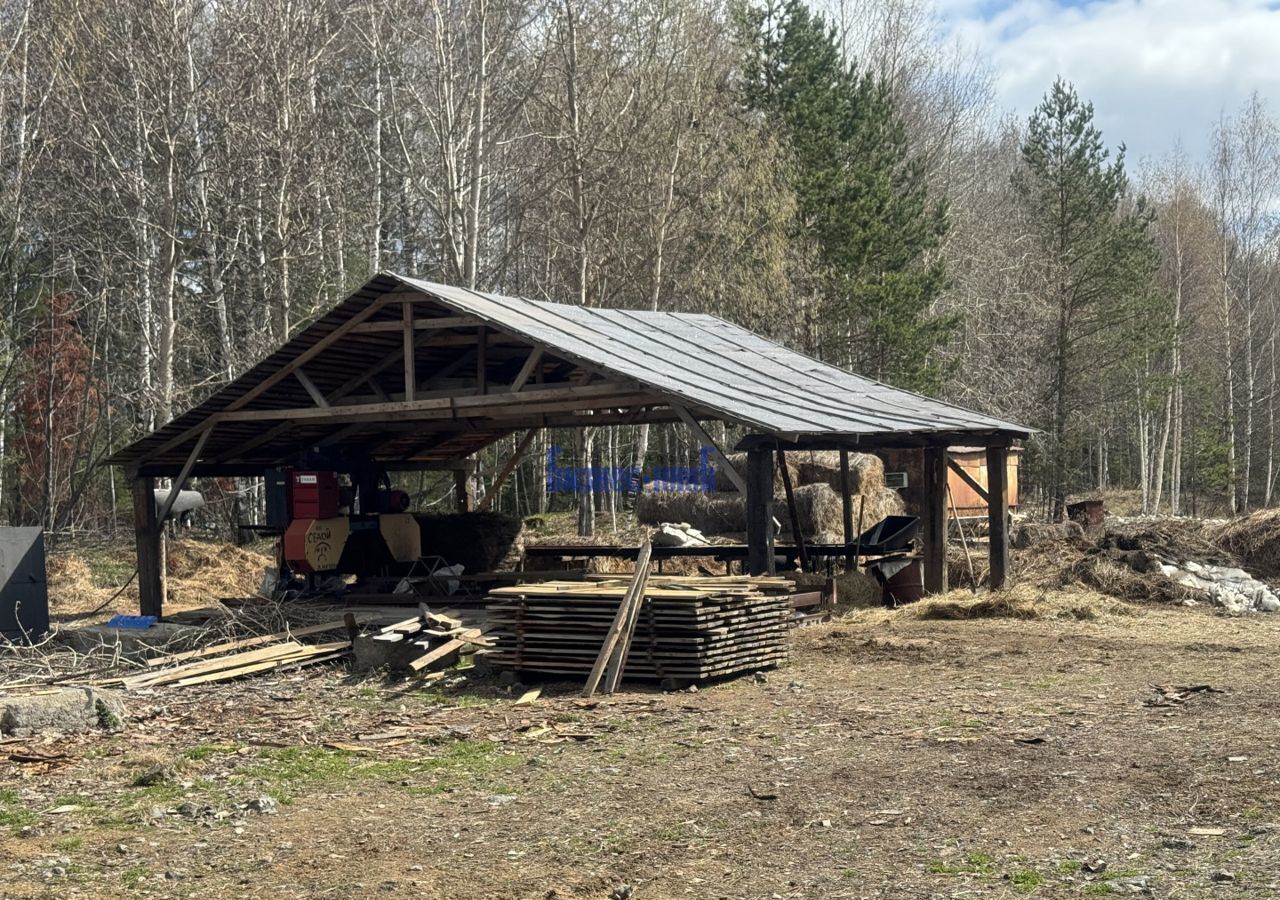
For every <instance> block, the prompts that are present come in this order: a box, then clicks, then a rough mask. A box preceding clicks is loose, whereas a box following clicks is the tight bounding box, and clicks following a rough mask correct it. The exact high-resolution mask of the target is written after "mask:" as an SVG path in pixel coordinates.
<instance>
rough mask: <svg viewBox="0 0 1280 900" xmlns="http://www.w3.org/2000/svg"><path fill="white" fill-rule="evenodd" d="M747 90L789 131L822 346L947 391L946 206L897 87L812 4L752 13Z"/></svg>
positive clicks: (843, 358) (847, 360)
mask: <svg viewBox="0 0 1280 900" xmlns="http://www.w3.org/2000/svg"><path fill="white" fill-rule="evenodd" d="M744 22H745V29H746V34H747V41H748V43H749V51H748V55H747V60H746V63H745V65H744V97H745V102H746V105H747V107H748V108H749V109H751V110H754V111H757V112H759V113H761V114H763V115H766V116H768V117H769V118H770V119H771V120H772V123H773V124H774V125H775V126H776V127H777V128H778V129H779V130H780V132H781V133H782V135H783V136H784V140H785V142H786V145H787V147H788V149H789V151H790V160H791V163H792V167H793V170H792V179H791V180H792V189H793V190H794V192H795V195H796V206H797V210H796V216H795V219H794V234H793V236H792V237H793V239H794V240H796V241H797V242H798V243H799V244H800V245H802V246H807V247H809V248H811V256H812V259H813V262H814V264H815V268H816V272H815V273H814V274H813V277H812V278H811V279H809V282H810V284H809V285H802V286H798V287H799V288H800V291H799V292H801V293H804V292H805V291H806V289H807V290H808V291H809V293H811V294H812V297H813V300H814V301H815V302H814V304H813V305H814V306H815V307H816V313H817V318H818V320H819V322H820V323H821V324H820V325H817V326H815V327H813V328H812V329H811V333H810V338H811V343H812V345H813V346H812V347H811V349H814V350H817V351H818V352H819V353H821V354H822V355H823V356H825V357H826V358H828V359H832V360H834V361H837V362H840V363H844V364H847V365H851V366H853V367H855V368H857V369H859V370H860V371H862V372H864V373H865V374H867V375H871V376H874V377H877V378H883V379H885V380H888V381H892V382H894V383H895V384H898V385H900V386H904V387H916V388H922V389H936V388H937V387H938V386H939V384H940V381H941V376H942V374H943V373H942V372H941V371H940V370H939V367H938V366H937V365H936V364H935V362H934V361H933V360H932V358H931V356H932V351H933V350H934V349H935V348H936V347H938V346H939V345H940V344H941V343H943V342H944V341H945V340H946V339H947V337H948V335H949V334H950V332H951V331H952V330H953V328H954V326H955V324H956V323H955V321H954V320H953V319H950V318H943V317H937V316H934V315H932V314H931V310H932V307H933V303H934V300H935V299H936V298H937V296H938V294H939V293H940V292H941V291H942V289H943V288H944V287H945V285H946V275H945V271H944V268H943V263H942V259H941V256H940V255H939V254H938V253H936V252H934V251H936V250H937V248H938V245H939V243H940V241H941V239H942V237H943V235H944V234H945V233H946V229H947V219H946V212H945V208H944V206H943V205H942V204H941V203H938V202H935V201H933V200H931V199H930V197H929V194H928V189H927V187H926V184H925V173H924V169H923V167H922V166H921V164H920V163H919V161H918V160H916V159H913V157H912V154H911V148H910V146H909V144H908V140H907V134H906V130H905V128H904V126H903V123H902V121H901V118H900V116H899V115H898V112H897V109H896V108H895V104H894V100H893V95H892V93H891V91H890V88H889V86H888V85H887V84H886V83H884V82H883V81H882V80H879V79H877V78H874V77H873V76H871V75H870V74H866V73H860V72H858V71H857V70H856V68H855V67H854V66H853V65H851V64H847V63H846V62H845V61H844V60H843V58H842V54H841V51H840V47H839V44H838V42H837V39H836V35H835V32H834V31H833V30H832V29H830V28H828V26H827V25H826V23H825V22H824V21H823V20H822V18H821V17H819V16H816V15H814V14H813V13H812V12H810V10H809V9H808V7H806V6H805V5H804V3H803V2H801V0H784V2H771V3H770V5H767V6H765V7H761V8H755V9H751V10H748V11H747V12H746V13H745V16H744Z"/></svg>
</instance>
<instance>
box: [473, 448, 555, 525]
mask: <svg viewBox="0 0 1280 900" xmlns="http://www.w3.org/2000/svg"><path fill="white" fill-rule="evenodd" d="M539 430H540V429H537V428H530V429H529V430H528V431H527V432H525V436H524V437H523V438H521V440H520V443H519V444H517V445H516V449H515V452H514V453H512V454H511V458H510V459H508V460H507V464H506V465H504V466H503V467H502V469H501V470H500V471H499V472H498V477H496V478H494V479H493V484H491V485H489V491H488V493H486V494H485V495H484V499H482V500H481V501H480V505H479V506H477V507H476V512H484V511H485V510H486V509H488V508H489V507H490V506H492V505H493V504H494V501H496V500H497V499H498V491H499V490H501V489H502V483H503V482H504V481H506V480H507V476H509V475H510V474H511V473H512V472H514V471H515V468H516V466H518V465H519V464H520V458H521V457H523V456H524V452H525V451H526V450H528V449H529V445H530V444H531V443H533V439H534V437H535V436H536V435H537V434H538V431H539Z"/></svg>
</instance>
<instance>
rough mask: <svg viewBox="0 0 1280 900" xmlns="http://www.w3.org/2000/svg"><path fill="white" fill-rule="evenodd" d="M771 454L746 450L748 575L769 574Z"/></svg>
mask: <svg viewBox="0 0 1280 900" xmlns="http://www.w3.org/2000/svg"><path fill="white" fill-rule="evenodd" d="M772 463H773V453H772V452H770V451H769V450H763V449H756V450H748V451H747V477H746V490H745V491H744V492H743V493H744V495H745V496H746V516H747V574H748V575H772V574H773V571H774V558H773V465H772Z"/></svg>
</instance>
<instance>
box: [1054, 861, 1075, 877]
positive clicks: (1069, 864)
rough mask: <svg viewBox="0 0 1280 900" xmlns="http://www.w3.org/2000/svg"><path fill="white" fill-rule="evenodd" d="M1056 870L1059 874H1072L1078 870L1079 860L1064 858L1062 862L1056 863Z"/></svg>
mask: <svg viewBox="0 0 1280 900" xmlns="http://www.w3.org/2000/svg"><path fill="white" fill-rule="evenodd" d="M1057 870H1058V874H1059V875H1074V874H1075V873H1076V872H1079V871H1080V860H1078V859H1064V860H1063V861H1062V862H1060V863H1058V865H1057Z"/></svg>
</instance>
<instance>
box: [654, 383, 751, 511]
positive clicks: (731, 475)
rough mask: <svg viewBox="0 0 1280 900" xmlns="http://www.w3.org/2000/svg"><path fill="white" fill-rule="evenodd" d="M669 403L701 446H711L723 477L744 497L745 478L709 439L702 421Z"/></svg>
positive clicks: (745, 492)
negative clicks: (700, 442)
mask: <svg viewBox="0 0 1280 900" xmlns="http://www.w3.org/2000/svg"><path fill="white" fill-rule="evenodd" d="M669 405H670V406H671V408H672V409H673V410H675V413H676V415H678V416H679V417H680V421H682V422H684V424H685V425H687V426H688V428H689V430H690V431H692V432H693V433H694V435H695V436H696V437H697V438H698V440H700V441H702V443H703V446H705V447H710V448H711V456H712V458H714V459H715V461H716V462H718V463H719V464H720V470H721V471H722V472H723V473H724V474H725V477H727V478H728V479H729V481H731V482H732V483H733V486H734V487H735V488H737V489H738V493H740V494H742V495H743V496H744V497H745V496H746V495H747V481H746V479H745V478H743V477H742V473H741V472H739V471H738V469H737V467H736V466H734V465H733V463H731V462H729V457H727V456H725V455H724V452H723V451H722V450H721V449H720V447H719V446H717V444H716V442H715V441H713V440H712V439H711V435H710V434H708V433H707V430H706V429H705V428H703V427H702V423H700V422H699V421H698V420H697V419H695V418H694V417H693V414H692V413H690V412H689V410H687V409H685V408H684V407H683V406H680V405H678V404H676V403H671V404H669Z"/></svg>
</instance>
